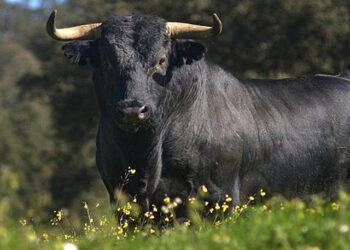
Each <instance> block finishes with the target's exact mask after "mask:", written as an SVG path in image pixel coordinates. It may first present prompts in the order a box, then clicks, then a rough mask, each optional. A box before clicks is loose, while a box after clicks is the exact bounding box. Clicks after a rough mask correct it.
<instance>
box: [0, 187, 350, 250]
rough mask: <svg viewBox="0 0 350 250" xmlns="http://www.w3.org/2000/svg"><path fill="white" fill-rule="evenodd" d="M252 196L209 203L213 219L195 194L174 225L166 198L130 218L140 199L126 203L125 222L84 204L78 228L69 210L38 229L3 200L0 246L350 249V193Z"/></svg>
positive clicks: (48, 247) (120, 208) (0, 247)
mask: <svg viewBox="0 0 350 250" xmlns="http://www.w3.org/2000/svg"><path fill="white" fill-rule="evenodd" d="M258 198H261V197H258ZM251 199H252V200H253V197H252V198H251ZM252 200H251V201H248V202H247V204H246V205H243V206H241V207H235V208H226V207H225V206H224V205H223V204H221V205H219V204H216V205H215V206H214V207H213V208H212V209H208V214H210V216H209V217H210V218H209V219H208V218H206V216H200V215H199V214H200V211H202V208H201V206H205V204H202V202H199V201H196V200H192V201H190V202H189V203H190V204H192V205H190V207H189V211H190V212H189V214H190V219H189V220H186V221H184V222H183V223H181V224H176V225H175V226H170V225H168V224H167V223H164V222H165V221H167V222H169V218H170V220H171V217H172V216H173V215H172V212H171V211H172V210H173V209H172V208H173V206H174V205H176V201H175V202H173V201H171V200H167V199H165V203H164V206H163V207H162V208H161V211H159V210H158V209H155V208H154V212H153V213H148V214H146V216H144V217H143V219H142V221H140V219H139V220H138V221H137V222H132V220H134V219H132V218H134V217H136V213H137V211H138V209H137V205H134V204H136V203H133V202H132V201H130V202H125V203H124V204H123V205H120V206H119V209H118V210H119V211H121V212H122V211H123V216H124V217H121V219H120V224H119V226H118V225H117V222H116V220H115V219H114V217H113V216H111V212H110V209H108V208H106V207H101V206H100V205H99V204H94V205H92V204H90V205H89V204H86V203H83V206H82V210H84V211H85V215H84V219H85V221H86V223H85V224H84V225H82V226H81V227H80V228H75V227H74V226H73V225H72V223H71V222H70V221H69V216H66V215H65V214H68V213H67V211H56V212H55V213H54V215H53V218H52V219H51V220H50V222H48V223H47V227H40V228H36V227H35V226H33V225H32V224H31V223H30V222H29V220H28V219H25V218H23V219H22V220H20V221H11V219H9V218H8V217H7V216H6V213H7V212H8V210H7V208H6V205H5V203H2V204H1V205H2V206H1V209H0V211H1V213H2V214H1V217H0V249H67V250H68V249H72V250H73V249H76V248H75V247H77V248H78V249H308V250H316V249H349V248H350V228H349V225H350V209H349V208H350V196H349V195H347V194H345V193H341V194H340V198H339V200H338V201H336V202H334V201H332V202H331V201H325V200H324V199H321V198H318V197H312V198H310V199H309V200H308V201H305V202H302V201H300V200H292V201H286V200H284V199H282V198H272V199H269V200H267V201H265V202H262V203H260V202H259V203H260V204H254V205H252V204H251V202H252ZM134 208H136V209H134ZM168 208H169V210H170V212H169V211H167V209H168ZM223 210H225V212H226V213H225V214H224V213H223V212H222V211H223ZM6 211H7V212H6ZM228 211H230V212H228ZM158 212H160V213H163V217H162V222H163V226H162V227H157V226H155V223H154V222H153V220H154V218H153V216H154V215H155V214H157V213H158ZM166 218H168V219H166Z"/></svg>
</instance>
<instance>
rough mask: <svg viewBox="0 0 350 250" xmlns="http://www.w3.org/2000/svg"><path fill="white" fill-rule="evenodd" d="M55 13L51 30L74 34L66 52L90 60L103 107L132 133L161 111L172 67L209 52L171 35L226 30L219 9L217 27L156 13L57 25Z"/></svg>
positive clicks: (64, 37)
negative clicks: (177, 19) (57, 26)
mask: <svg viewBox="0 0 350 250" xmlns="http://www.w3.org/2000/svg"><path fill="white" fill-rule="evenodd" d="M55 18H56V11H53V12H52V14H51V16H50V18H49V20H48V22H47V32H48V33H49V35H50V36H51V37H52V38H54V39H57V40H61V41H72V40H73V42H70V43H68V44H66V45H65V46H64V47H63V49H64V52H65V55H66V56H67V57H68V58H69V59H70V60H71V62H73V63H77V64H82V65H83V64H86V62H87V59H88V60H89V61H90V64H91V65H92V66H93V67H94V69H95V70H94V82H95V87H96V92H97V97H98V101H99V105H100V108H101V110H102V111H105V112H111V113H112V117H113V120H114V121H115V123H116V124H117V126H118V127H119V128H121V129H122V130H124V131H126V132H131V133H135V132H137V131H138V130H139V128H140V127H142V125H143V124H147V121H149V120H152V119H150V118H151V117H152V114H154V113H157V109H159V105H160V104H161V100H162V96H165V95H166V93H167V92H169V88H166V87H167V86H166V85H167V83H168V82H169V81H170V80H171V77H172V73H171V71H172V68H173V67H175V65H177V66H178V67H179V65H180V64H181V63H179V62H180V61H182V62H186V63H191V62H194V61H198V60H200V59H201V58H202V57H203V55H204V53H205V47H204V46H203V45H201V44H199V43H196V42H193V41H188V40H176V39H172V38H193V39H200V38H209V37H213V36H217V35H218V34H220V32H221V30H222V24H221V21H220V19H219V18H218V16H217V15H216V14H214V15H213V19H214V25H213V27H207V26H200V25H193V24H187V23H177V22H166V21H165V20H164V19H161V18H159V17H154V16H122V17H112V18H110V19H109V20H107V21H106V22H103V23H93V24H86V25H80V26H75V27H70V28H63V29H57V28H56V25H55ZM74 40H88V41H74Z"/></svg>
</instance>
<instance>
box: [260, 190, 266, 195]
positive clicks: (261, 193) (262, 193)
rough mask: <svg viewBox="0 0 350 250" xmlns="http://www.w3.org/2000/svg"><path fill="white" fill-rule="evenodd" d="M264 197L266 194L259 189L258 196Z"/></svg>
mask: <svg viewBox="0 0 350 250" xmlns="http://www.w3.org/2000/svg"><path fill="white" fill-rule="evenodd" d="M265 195H266V193H265V192H264V190H262V189H260V196H261V197H264V196H265Z"/></svg>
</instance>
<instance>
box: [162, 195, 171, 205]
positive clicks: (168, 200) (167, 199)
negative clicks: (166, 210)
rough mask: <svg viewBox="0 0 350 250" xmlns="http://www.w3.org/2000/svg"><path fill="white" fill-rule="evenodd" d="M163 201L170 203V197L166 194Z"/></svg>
mask: <svg viewBox="0 0 350 250" xmlns="http://www.w3.org/2000/svg"><path fill="white" fill-rule="evenodd" d="M163 201H164V203H165V204H168V203H170V198H169V197H168V196H167V197H165V198H164V199H163Z"/></svg>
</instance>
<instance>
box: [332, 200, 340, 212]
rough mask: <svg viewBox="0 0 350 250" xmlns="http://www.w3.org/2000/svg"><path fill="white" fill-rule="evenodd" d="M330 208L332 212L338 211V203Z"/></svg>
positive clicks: (334, 203)
mask: <svg viewBox="0 0 350 250" xmlns="http://www.w3.org/2000/svg"><path fill="white" fill-rule="evenodd" d="M331 206H332V209H333V210H334V211H338V210H339V204H338V203H336V202H333V203H332V205H331Z"/></svg>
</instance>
